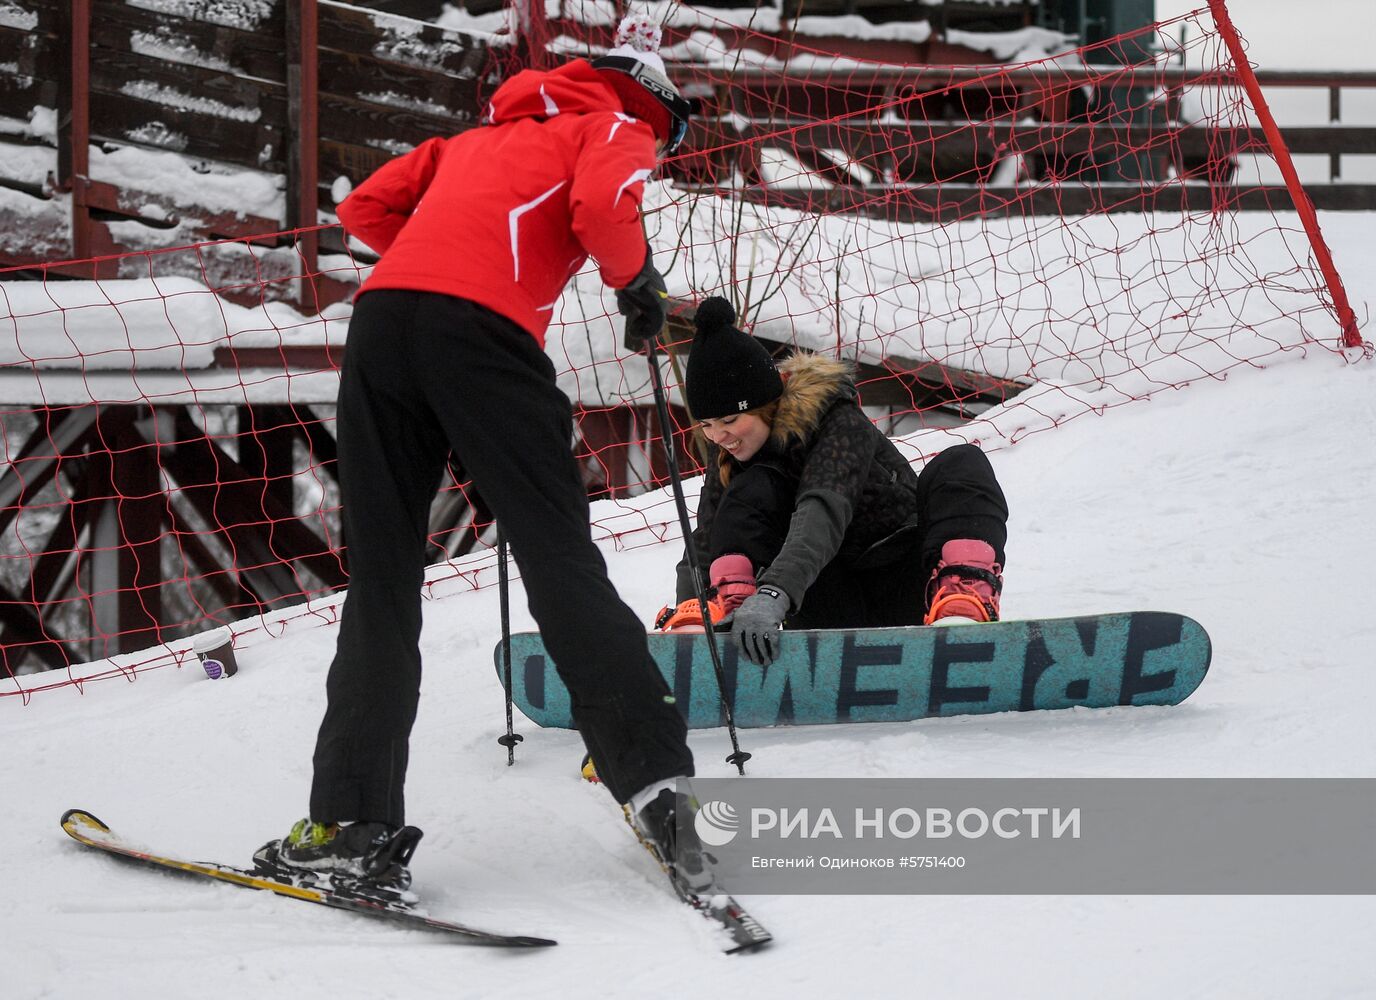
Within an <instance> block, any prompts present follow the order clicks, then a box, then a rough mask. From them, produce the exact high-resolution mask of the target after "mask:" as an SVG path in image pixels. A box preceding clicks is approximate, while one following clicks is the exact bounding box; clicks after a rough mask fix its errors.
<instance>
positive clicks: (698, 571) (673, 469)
mask: <svg viewBox="0 0 1376 1000" xmlns="http://www.w3.org/2000/svg"><path fill="white" fill-rule="evenodd" d="M657 336H658V334H656V336H655V337H649V338H647V339H646V341H645V353H646V356H647V357H648V358H649V362H650V378H651V380H652V382H653V384H654V392H655V410H656V412H657V413H658V414H659V434H660V437H661V438H662V439H663V441H664V454H665V456H666V457H667V458H668V460H669V482H670V484H671V485H672V486H673V491H674V504H675V505H676V506H677V507H678V524H679V531H681V532H682V534H683V542H684V548H685V549H687V551H688V569H689V571H690V572H691V573H692V576H693V588H694V591H695V592H696V593H697V595H698V607H699V608H700V609H701V610H702V620H703V622H704V623H705V625H706V628H705V629H704V630H703V631H705V632H706V633H707V648H708V649H709V650H710V651H711V653H712V670H713V671H714V672H715V673H716V675H717V693H718V694H720V695H721V707H722V708H723V709H724V710H725V712H726V731H727V732H728V733H729V734H730V736H731V754H730V756H728V757H727V758H726V762H727V763H728V764H734V765H736V771H737V773H739V774H744V773H745V762H746V761H747V760H749V759H750V758H751V756H752V755H751V754H748V753H746V752H745V751H744V750H742V749H741V746H740V743H739V742H738V741H737V739H736V720H735V717H734V716H733V715H732V713H731V701H730V699H728V698H727V697H726V672H725V671H724V670H722V667H721V653H720V652H719V651H718V649H717V633H716V632H715V631H714V630H713V628H712V615H711V612H710V611H709V610H708V608H707V588H706V587H705V586H704V585H703V579H702V568H701V565H700V564H699V562H698V553H697V546H695V545H694V544H693V528H692V525H691V524H690V523H689V520H688V503H687V501H686V500H684V499H683V480H682V478H681V477H680V476H679V471H678V456H677V454H676V453H675V451H674V435H673V431H672V429H671V428H672V427H673V424H671V423H670V422H669V404H668V402H667V401H666V400H665V395H664V378H663V376H662V375H661V374H660V371H659V357H658V350H657V344H656V338H657Z"/></svg>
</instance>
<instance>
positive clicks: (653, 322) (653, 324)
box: [616, 246, 669, 351]
mask: <svg viewBox="0 0 1376 1000" xmlns="http://www.w3.org/2000/svg"><path fill="white" fill-rule="evenodd" d="M616 307H617V309H619V310H620V311H621V315H622V316H625V317H626V340H625V345H626V349H627V350H630V351H638V350H640V348H641V346H642V345H643V344H644V342H645V341H647V340H649V339H650V338H651V337H658V336H659V333H660V331H661V330H663V329H664V323H665V321H666V320H667V319H668V318H669V287H668V286H667V285H666V284H665V283H664V275H662V274H660V273H659V271H658V270H657V269H656V268H655V262H654V256H653V255H652V254H651V253H650V248H649V247H648V246H647V247H646V248H645V266H644V267H642V268H641V269H640V273H639V274H637V275H636V276H635V277H634V278H632V279H631V282H630V284H628V285H627V286H626V287H625V288H618V289H617V291H616Z"/></svg>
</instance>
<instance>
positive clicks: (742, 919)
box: [669, 874, 774, 955]
mask: <svg viewBox="0 0 1376 1000" xmlns="http://www.w3.org/2000/svg"><path fill="white" fill-rule="evenodd" d="M669 881H670V883H671V884H672V885H673V887H674V891H675V892H676V893H678V898H679V899H681V900H683V902H684V903H686V904H687V905H688V906H691V907H692V908H693V909H694V910H696V911H697V912H698V913H700V914H702V915H703V916H704V917H706V918H707V919H708V920H711V921H714V922H715V923H717V924H719V925H720V927H721V929H722V931H724V932H725V934H726V938H727V941H726V945H725V947H723V948H722V951H724V952H725V953H726V954H728V955H734V954H736V953H738V952H743V951H752V950H754V949H756V948H760V947H763V946H764V945H767V944H769V942H771V941H773V940H774V935H772V934H770V933H769V931H767V930H765V928H764V925H763V924H761V923H760V922H759V921H758V920H756V919H755V918H754V917H752V916H751V915H750V913H749V912H748V911H747V910H746V908H745V907H743V906H741V904H740V903H738V902H736V901H735V900H734V899H732V898H731V897H730V896H728V895H726V894H725V893H719V894H717V895H713V896H700V895H698V894H697V893H695V892H692V891H691V890H689V889H687V888H685V887H684V886H683V885H681V884H680V883H679V881H678V880H677V879H676V878H674V876H673V875H672V874H670V876H669Z"/></svg>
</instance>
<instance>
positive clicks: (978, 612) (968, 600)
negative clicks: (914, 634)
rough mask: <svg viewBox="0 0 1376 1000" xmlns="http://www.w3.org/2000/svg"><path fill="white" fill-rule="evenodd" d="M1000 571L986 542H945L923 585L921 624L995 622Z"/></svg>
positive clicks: (997, 612)
mask: <svg viewBox="0 0 1376 1000" xmlns="http://www.w3.org/2000/svg"><path fill="white" fill-rule="evenodd" d="M1002 570H1003V567H1001V566H1000V565H999V564H998V563H996V562H995V561H994V548H993V546H991V545H990V544H989V543H988V542H981V541H978V540H976V539H973V538H957V539H954V540H952V541H949V542H947V543H946V544H945V545H943V546H942V547H941V561H940V562H939V563H937V567H936V569H934V570H932V578H931V580H930V581H929V582H928V584H927V614H926V616H925V617H924V618H923V619H922V624H923V625H957V624H963V623H970V622H996V621H998V620H999V594H1000V593H1001V592H1002V590H1003V574H1002Z"/></svg>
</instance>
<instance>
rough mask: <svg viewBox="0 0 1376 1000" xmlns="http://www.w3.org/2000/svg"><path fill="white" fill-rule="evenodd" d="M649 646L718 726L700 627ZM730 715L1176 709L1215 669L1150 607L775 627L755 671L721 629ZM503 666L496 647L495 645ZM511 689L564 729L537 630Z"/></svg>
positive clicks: (674, 683) (1198, 643)
mask: <svg viewBox="0 0 1376 1000" xmlns="http://www.w3.org/2000/svg"><path fill="white" fill-rule="evenodd" d="M649 640H650V654H651V655H652V656H653V657H654V659H655V662H656V664H657V665H658V666H659V669H660V672H661V673H663V674H664V679H665V680H666V681H668V682H669V687H670V689H671V690H672V691H673V693H674V696H675V698H676V699H677V703H678V708H679V711H680V712H682V713H683V715H684V717H685V718H686V719H687V720H688V725H689V727H690V728H693V729H710V728H712V727H715V726H721V725H724V724H725V723H724V720H723V718H722V707H721V704H720V701H719V698H718V694H717V681H716V677H715V676H714V672H713V670H712V659H711V653H710V651H709V650H708V648H707V637H706V636H705V635H703V634H701V633H698V634H683V633H667V634H666V633H662V632H655V633H651V635H650V636H649ZM717 641H718V649H719V650H720V653H721V662H722V670H723V673H724V674H725V676H726V688H727V690H728V691H729V692H730V693H731V696H732V699H731V707H732V711H733V712H734V713H735V719H736V725H738V726H743V727H757V726H811V725H826V724H830V723H837V722H907V721H911V720H913V719H925V718H928V717H931V716H950V715H984V714H988V713H991V712H1029V711H1036V710H1038V709H1053V708H1071V707H1072V706H1075V705H1081V706H1084V707H1086V708H1109V707H1112V706H1114V705H1178V704H1179V703H1180V702H1182V701H1184V700H1185V699H1186V698H1188V697H1189V696H1190V694H1191V693H1192V692H1193V691H1194V689H1195V688H1197V687H1199V685H1200V683H1201V682H1202V681H1203V680H1204V675H1205V673H1207V672H1208V669H1209V658H1210V655H1211V647H1210V643H1209V636H1208V634H1207V633H1205V631H1204V629H1203V628H1202V627H1201V626H1200V625H1199V623H1198V622H1195V621H1193V620H1192V619H1189V618H1185V617H1183V616H1182V615H1174V614H1166V613H1163V612H1158V611H1137V612H1133V613H1128V614H1112V615H1093V616H1090V617H1086V618H1051V619H1040V620H1034V621H1005V622H992V623H990V624H984V625H951V626H946V627H940V628H918V627H909V628H880V629H854V630H849V629H839V630H828V631H816V632H804V631H798V632H788V631H785V632H784V633H783V639H782V643H781V652H780V655H779V658H778V659H777V660H775V661H774V663H773V664H771V665H770V666H769V667H759V666H756V665H755V664H753V663H751V662H750V661H749V660H746V659H745V658H744V657H740V656H739V655H738V653H737V650H736V647H735V644H734V643H733V642H731V637H730V636H729V635H718V636H717ZM493 659H494V661H495V663H496V665H497V676H498V677H499V678H500V677H501V676H502V646H501V643H498V644H497V648H496V650H494V653H493ZM511 680H512V687H513V688H514V690H513V691H512V699H513V701H514V702H515V704H516V706H517V707H518V708H519V709H520V710H521V711H522V712H524V713H525V714H526V716H527V717H528V718H529V719H530V720H531V721H532V722H534V723H535V724H536V725H538V726H544V727H546V728H556V729H572V728H573V717H572V713H571V712H570V708H569V694H568V691H567V690H566V689H565V687H564V684H563V682H562V681H561V680H560V679H559V675H558V674H557V673H556V672H555V669H554V662H553V661H552V660H551V659H550V657H549V655H548V654H547V653H546V652H545V647H544V644H543V642H542V641H541V639H540V635H539V633H538V632H523V633H520V634H517V635H513V636H512V637H511Z"/></svg>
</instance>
